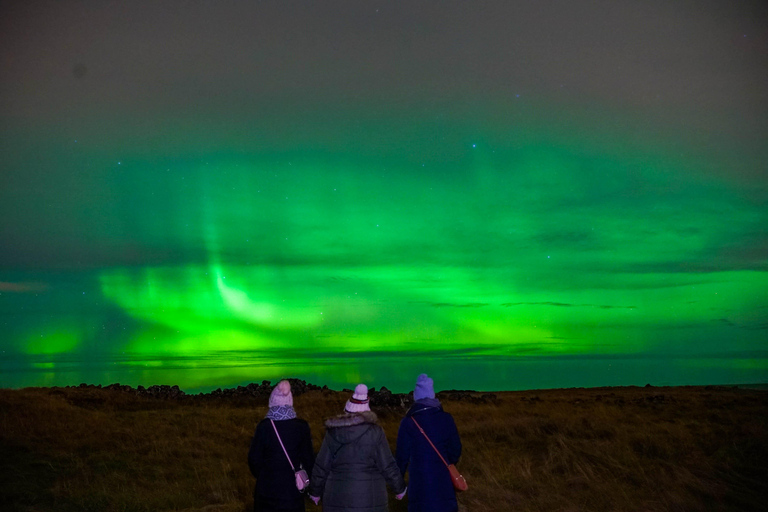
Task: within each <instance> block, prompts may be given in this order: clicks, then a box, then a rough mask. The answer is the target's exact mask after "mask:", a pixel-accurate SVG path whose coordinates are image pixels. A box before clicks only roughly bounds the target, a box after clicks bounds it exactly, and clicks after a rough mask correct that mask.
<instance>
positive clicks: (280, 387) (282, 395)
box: [269, 380, 293, 407]
mask: <svg viewBox="0 0 768 512" xmlns="http://www.w3.org/2000/svg"><path fill="white" fill-rule="evenodd" d="M281 405H290V406H291V407H293V395H292V394H291V383H290V382H288V381H287V380H281V381H280V382H279V383H278V384H277V386H275V389H273V390H272V394H271V395H269V406H270V407H279V406H281Z"/></svg>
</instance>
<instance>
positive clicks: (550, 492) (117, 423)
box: [0, 387, 768, 512]
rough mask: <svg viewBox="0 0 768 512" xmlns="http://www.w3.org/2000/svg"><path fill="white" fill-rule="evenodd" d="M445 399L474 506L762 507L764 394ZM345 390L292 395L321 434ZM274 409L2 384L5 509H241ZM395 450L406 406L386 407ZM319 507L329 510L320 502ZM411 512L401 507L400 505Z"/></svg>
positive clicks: (654, 392) (767, 495) (654, 391)
mask: <svg viewBox="0 0 768 512" xmlns="http://www.w3.org/2000/svg"><path fill="white" fill-rule="evenodd" d="M498 397H499V399H498V400H497V401H496V402H491V403H486V404H476V403H470V402H465V401H461V402H457V401H450V400H445V401H444V407H445V409H446V410H447V411H449V412H450V413H452V414H453V415H454V417H455V419H456V423H457V425H458V427H459V432H460V433H461V436H462V442H463V444H464V455H463V457H462V460H461V462H460V463H459V468H460V470H461V471H462V473H464V475H465V476H466V477H467V480H468V481H469V484H470V490H469V491H468V492H466V493H463V494H461V495H460V497H459V501H460V503H461V506H462V509H464V510H469V511H495V510H498V511H508V510H515V511H563V512H565V511H578V510H589V511H665V510H669V511H678V510H679V511H699V510H701V511H704V510H707V511H709V510H724V511H725V510H733V511H736V510H766V503H768V488H767V486H766V484H765V482H768V414H766V413H767V412H768V393H767V392H763V391H749V390H736V389H726V388H713V389H705V388H686V387H683V388H605V389H589V390H552V391H536V392H534V391H528V392H507V393H500V394H498ZM346 398H347V396H346V395H345V394H341V393H338V394H337V393H334V392H323V391H312V392H310V393H307V394H304V395H301V396H299V397H296V400H295V403H296V409H297V411H298V413H299V415H300V416H301V417H303V418H305V419H307V420H308V421H309V423H310V426H311V427H312V433H313V441H314V445H315V449H316V450H317V449H319V447H320V443H321V441H322V436H323V428H322V422H323V419H324V418H325V417H328V416H331V415H334V414H336V413H337V412H338V411H340V410H341V409H342V407H343V404H344V401H345V400H346ZM266 409H267V408H266V403H264V401H263V400H262V401H260V402H258V401H257V402H252V401H251V402H249V401H242V400H240V401H233V400H230V401H221V402H213V401H205V400H201V399H196V398H189V399H188V400H186V401H183V402H177V401H163V400H157V399H150V398H141V397H136V396H133V395H130V394H127V393H122V392H120V391H107V390H99V389H42V388H41V389H25V390H18V391H13V390H0V508H2V509H3V510H19V511H35V510H57V511H75V510H77V511H107V512H111V511H156V510H186V511H192V510H206V511H238V512H241V511H244V510H247V509H248V507H249V506H250V501H251V491H252V488H253V483H254V482H253V478H252V477H251V476H250V473H249V472H248V468H247V465H246V453H247V449H248V444H249V442H250V438H251V435H252V434H253V429H254V427H255V425H256V423H257V422H258V421H259V419H261V418H262V417H263V415H264V414H265V412H266ZM377 412H378V413H379V415H380V419H381V422H382V424H383V426H384V428H385V430H386V432H387V436H388V438H389V441H390V443H391V446H392V448H393V449H394V447H395V439H396V436H397V428H398V425H399V421H400V419H401V417H402V414H403V412H404V411H402V410H392V409H385V410H377ZM307 508H308V510H318V511H319V510H321V509H320V508H316V507H314V505H311V504H309V505H308V507H307ZM390 509H391V510H393V511H404V510H406V506H405V503H404V502H396V501H395V500H394V499H393V500H392V501H391V507H390Z"/></svg>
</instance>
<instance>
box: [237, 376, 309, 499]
mask: <svg viewBox="0 0 768 512" xmlns="http://www.w3.org/2000/svg"><path fill="white" fill-rule="evenodd" d="M283 383H285V384H283ZM286 390H287V393H285V391H286ZM281 391H282V393H281ZM289 394H290V385H289V383H288V382H287V381H282V382H281V383H280V384H278V386H276V387H275V390H273V392H272V396H270V409H269V412H268V413H267V417H266V418H264V419H263V420H261V421H260V422H259V424H258V425H257V426H256V432H255V434H254V436H253V440H252V441H251V448H250V450H249V451H248V466H249V468H250V470H251V473H252V474H253V476H255V477H256V487H255V489H254V492H253V501H254V511H255V512H272V511H296V512H303V511H304V510H305V507H304V495H303V494H302V493H301V492H299V490H298V489H297V488H296V479H295V477H294V470H293V468H292V467H291V463H293V465H294V466H295V467H296V469H299V466H301V467H303V468H304V469H305V470H306V471H307V473H311V472H312V466H313V465H314V452H313V450H312V437H311V434H310V430H309V424H308V423H307V422H306V421H304V420H302V419H299V418H296V417H295V412H294V411H293V399H292V396H291V397H290V405H289V404H288V395H289ZM273 425H274V426H273ZM275 429H277V434H276V433H275ZM278 434H279V436H280V438H279V439H278V437H277V435H278ZM280 441H282V446H281V444H280ZM283 446H285V450H286V451H287V452H288V455H289V456H290V457H291V463H289V462H288V458H287V457H286V456H285V452H284V451H283Z"/></svg>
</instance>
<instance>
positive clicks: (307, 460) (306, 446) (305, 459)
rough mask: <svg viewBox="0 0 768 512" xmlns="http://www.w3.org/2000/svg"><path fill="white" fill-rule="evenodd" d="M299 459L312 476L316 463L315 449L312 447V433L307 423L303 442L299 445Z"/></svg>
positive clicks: (302, 438)
mask: <svg viewBox="0 0 768 512" xmlns="http://www.w3.org/2000/svg"><path fill="white" fill-rule="evenodd" d="M299 450H300V452H299V461H300V463H301V464H302V466H303V467H304V469H305V470H306V471H307V474H308V475H310V477H311V476H312V468H313V466H314V465H315V451H314V449H313V448H312V433H311V432H310V430H309V425H308V424H307V426H306V429H305V430H304V432H303V433H302V437H301V444H300V446H299Z"/></svg>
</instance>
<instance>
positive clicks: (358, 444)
mask: <svg viewBox="0 0 768 512" xmlns="http://www.w3.org/2000/svg"><path fill="white" fill-rule="evenodd" d="M377 422H378V419H377V418H376V414H375V413H373V412H370V411H365V412H360V413H353V414H343V415H341V416H336V417H335V418H330V419H329V420H327V421H326V422H325V426H326V433H325V439H324V440H323V445H322V446H321V447H320V453H318V454H317V459H316V460H315V468H314V470H313V472H312V481H311V483H310V485H309V494H311V495H312V496H319V497H321V498H322V500H323V501H322V505H323V512H363V511H364V512H387V503H388V498H387V484H388V485H389V487H390V488H391V489H392V491H393V492H394V493H395V494H400V493H401V492H403V491H404V490H405V483H404V482H403V477H402V475H401V474H400V471H399V470H398V469H397V463H396V462H395V458H394V457H393V456H392V452H391V451H390V449H389V444H388V443H387V438H386V436H385V435H384V429H382V428H381V427H380V426H379V425H378V423H377Z"/></svg>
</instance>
